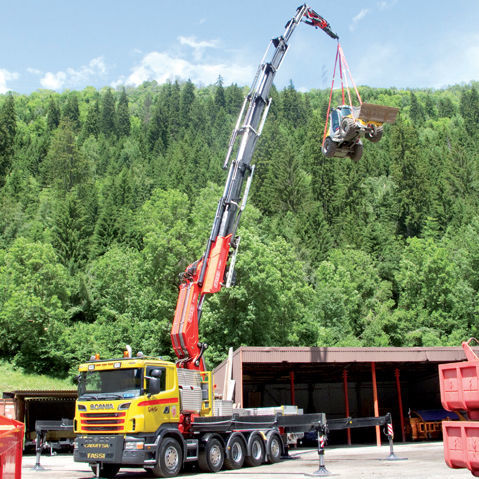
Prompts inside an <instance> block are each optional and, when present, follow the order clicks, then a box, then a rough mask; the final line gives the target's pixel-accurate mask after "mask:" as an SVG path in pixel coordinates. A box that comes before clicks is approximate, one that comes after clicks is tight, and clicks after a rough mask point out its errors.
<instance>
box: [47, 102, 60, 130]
mask: <svg viewBox="0 0 479 479" xmlns="http://www.w3.org/2000/svg"><path fill="white" fill-rule="evenodd" d="M59 124H60V108H58V105H57V102H56V101H55V98H54V97H53V96H51V97H50V101H49V102H48V110H47V126H48V129H49V130H50V131H53V130H54V129H55V128H57V126H58V125H59Z"/></svg>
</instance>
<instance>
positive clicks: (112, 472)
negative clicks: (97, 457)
mask: <svg viewBox="0 0 479 479" xmlns="http://www.w3.org/2000/svg"><path fill="white" fill-rule="evenodd" d="M90 467H91V470H92V471H93V474H95V475H96V464H90ZM119 470H120V466H119V465H118V464H108V463H102V464H100V477H105V478H108V479H110V478H113V477H115V476H116V475H117V474H118V471H119Z"/></svg>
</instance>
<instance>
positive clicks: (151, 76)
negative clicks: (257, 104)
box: [113, 52, 254, 86]
mask: <svg viewBox="0 0 479 479" xmlns="http://www.w3.org/2000/svg"><path fill="white" fill-rule="evenodd" d="M253 74H254V70H253V69H252V67H251V66H250V65H248V66H245V65H241V64H238V63H235V62H234V61H233V62H224V63H218V62H211V63H208V62H199V61H194V62H190V61H188V60H186V59H185V58H181V57H178V56H172V55H170V54H169V53H165V52H151V53H148V54H146V55H145V56H144V57H143V59H142V60H141V62H140V64H139V65H137V66H135V67H134V68H133V69H132V72H131V74H130V75H129V76H128V77H127V78H126V79H125V78H120V79H119V80H118V81H116V82H114V83H113V85H115V86H118V85H119V84H122V83H124V84H127V85H134V86H138V85H141V84H142V83H143V82H145V81H149V80H156V81H157V82H158V83H165V82H166V81H168V80H176V79H178V80H188V79H190V80H191V81H192V82H194V83H197V84H206V85H209V84H212V83H214V82H215V81H216V80H217V79H218V75H221V76H222V77H223V80H224V81H225V83H233V82H237V83H248V82H249V81H250V79H251V78H252V76H253Z"/></svg>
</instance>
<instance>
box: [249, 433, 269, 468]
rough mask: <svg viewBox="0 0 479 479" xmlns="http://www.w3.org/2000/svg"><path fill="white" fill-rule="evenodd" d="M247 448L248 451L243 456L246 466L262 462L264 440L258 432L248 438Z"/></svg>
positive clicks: (257, 464)
mask: <svg viewBox="0 0 479 479" xmlns="http://www.w3.org/2000/svg"><path fill="white" fill-rule="evenodd" d="M248 450H249V451H250V453H249V454H248V455H247V456H246V458H245V463H246V464H247V465H248V466H251V467H255V466H260V465H261V464H263V462H264V456H265V452H264V441H263V438H262V437H261V436H260V435H259V434H254V433H253V434H252V435H251V436H250V438H249V440H248Z"/></svg>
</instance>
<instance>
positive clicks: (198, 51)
mask: <svg viewBox="0 0 479 479" xmlns="http://www.w3.org/2000/svg"><path fill="white" fill-rule="evenodd" d="M178 41H179V42H180V45H186V46H188V47H191V48H192V49H193V57H194V59H195V60H196V61H200V60H201V58H202V57H203V53H204V51H205V49H206V48H216V46H217V44H218V42H217V41H216V40H209V41H208V40H202V41H198V40H197V39H196V37H182V36H180V37H178Z"/></svg>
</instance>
